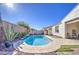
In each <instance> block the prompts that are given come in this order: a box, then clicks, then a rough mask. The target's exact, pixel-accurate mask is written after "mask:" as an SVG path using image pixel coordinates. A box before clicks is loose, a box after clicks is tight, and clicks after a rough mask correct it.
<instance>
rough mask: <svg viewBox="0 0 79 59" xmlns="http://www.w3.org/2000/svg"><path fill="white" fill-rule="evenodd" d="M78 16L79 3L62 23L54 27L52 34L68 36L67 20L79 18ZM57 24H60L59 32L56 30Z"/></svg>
mask: <svg viewBox="0 0 79 59" xmlns="http://www.w3.org/2000/svg"><path fill="white" fill-rule="evenodd" d="M78 17H79V4H78V5H77V6H76V7H75V8H74V9H73V10H72V11H71V12H70V13H69V14H68V15H67V16H66V17H65V18H64V19H63V20H62V21H61V24H58V25H54V26H53V27H52V34H53V35H57V36H60V37H63V38H66V33H67V27H66V22H67V21H70V20H73V19H75V18H78ZM55 26H59V33H56V32H55ZM72 26H73V27H72V28H75V27H76V26H75V25H74V24H73V25H72ZM78 26H79V25H78ZM70 27H71V26H70ZM72 28H70V29H72ZM68 31H69V32H71V31H70V30H68Z"/></svg>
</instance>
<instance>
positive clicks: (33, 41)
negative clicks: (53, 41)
mask: <svg viewBox="0 0 79 59" xmlns="http://www.w3.org/2000/svg"><path fill="white" fill-rule="evenodd" d="M23 41H24V42H25V43H26V44H28V45H33V46H40V45H46V44H48V43H49V42H50V39H48V38H47V37H45V36H43V35H30V36H28V37H25V38H24V40H23Z"/></svg>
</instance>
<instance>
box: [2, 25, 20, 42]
mask: <svg viewBox="0 0 79 59" xmlns="http://www.w3.org/2000/svg"><path fill="white" fill-rule="evenodd" d="M3 29H4V33H5V37H6V40H7V41H12V40H14V39H15V38H16V37H17V36H18V35H19V33H15V32H14V31H13V26H10V25H9V26H8V27H7V28H5V27H3Z"/></svg>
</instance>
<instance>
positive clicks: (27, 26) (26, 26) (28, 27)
mask: <svg viewBox="0 0 79 59" xmlns="http://www.w3.org/2000/svg"><path fill="white" fill-rule="evenodd" d="M17 24H18V25H19V26H22V27H24V28H27V30H28V31H27V32H29V30H30V26H29V25H28V24H26V23H25V22H23V21H19V22H18V23H17Z"/></svg>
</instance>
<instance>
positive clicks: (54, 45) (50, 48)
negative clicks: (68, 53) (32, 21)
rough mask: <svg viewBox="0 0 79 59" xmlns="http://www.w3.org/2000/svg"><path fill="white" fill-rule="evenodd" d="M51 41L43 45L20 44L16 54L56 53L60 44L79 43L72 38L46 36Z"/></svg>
mask: <svg viewBox="0 0 79 59" xmlns="http://www.w3.org/2000/svg"><path fill="white" fill-rule="evenodd" d="M46 37H48V38H49V39H50V40H51V42H50V43H49V44H47V45H45V46H30V45H27V44H21V45H20V47H21V48H19V50H18V51H17V53H16V54H17V55H21V54H26V55H53V54H54V55H56V54H59V53H55V52H54V51H56V50H57V49H59V48H60V46H61V45H79V40H72V39H63V38H58V37H57V38H56V37H53V36H48V35H46Z"/></svg>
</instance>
